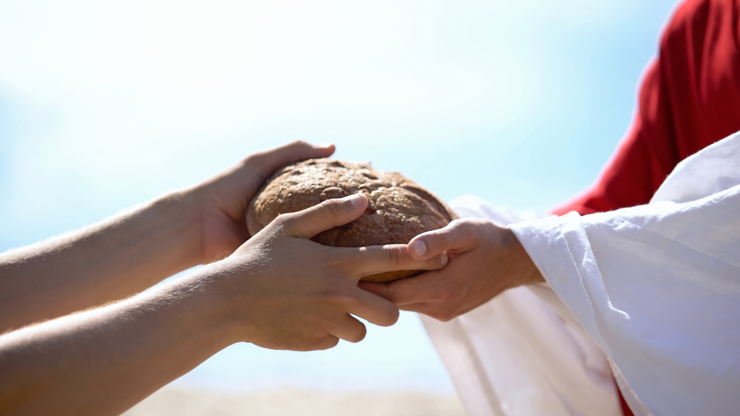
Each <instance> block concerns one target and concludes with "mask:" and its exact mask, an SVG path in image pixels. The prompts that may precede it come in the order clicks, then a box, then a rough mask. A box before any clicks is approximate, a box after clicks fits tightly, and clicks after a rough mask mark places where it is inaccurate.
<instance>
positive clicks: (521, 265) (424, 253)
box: [360, 219, 545, 321]
mask: <svg viewBox="0 0 740 416" xmlns="http://www.w3.org/2000/svg"><path fill="white" fill-rule="evenodd" d="M409 252H410V254H411V256H412V257H413V258H415V259H428V258H432V257H434V256H436V255H439V254H441V253H444V252H446V253H447V254H448V255H449V264H448V265H447V267H445V268H444V269H442V270H438V271H432V272H426V273H423V274H421V275H419V276H416V277H412V278H408V279H404V280H399V281H397V282H393V283H391V284H388V285H380V284H374V283H360V287H362V288H363V289H365V290H367V291H369V292H372V293H375V294H377V295H379V296H382V297H384V298H386V299H388V300H390V301H392V302H394V303H395V304H396V305H398V307H399V308H400V309H402V310H406V311H414V312H419V313H423V314H426V315H429V316H431V317H433V318H436V319H439V320H441V321H449V320H450V319H453V318H455V317H457V316H460V315H462V314H464V313H466V312H469V311H471V310H473V309H475V308H477V307H478V306H480V305H482V304H484V303H485V302H488V301H489V300H491V299H492V298H494V297H495V296H496V295H498V294H499V293H501V292H503V291H505V290H507V289H511V288H514V287H517V286H521V285H525V284H532V283H537V282H544V281H545V280H544V278H543V277H542V275H541V274H540V272H539V270H538V269H537V267H536V266H535V264H534V262H532V259H531V258H530V257H529V255H528V254H527V252H526V251H525V250H524V247H523V246H522V245H521V243H520V242H519V240H518V239H517V238H516V236H515V235H514V233H513V232H512V231H511V230H510V229H508V228H505V227H499V226H497V225H496V224H494V223H493V222H491V221H487V220H480V219H466V220H455V221H452V222H451V223H450V224H449V225H447V226H446V227H445V228H442V229H440V230H435V231H430V232H427V233H424V234H421V235H418V236H416V237H415V238H414V239H413V240H411V241H410V242H409Z"/></svg>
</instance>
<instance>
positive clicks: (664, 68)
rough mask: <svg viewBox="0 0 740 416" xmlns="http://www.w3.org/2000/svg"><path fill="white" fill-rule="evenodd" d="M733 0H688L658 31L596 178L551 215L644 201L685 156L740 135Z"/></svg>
mask: <svg viewBox="0 0 740 416" xmlns="http://www.w3.org/2000/svg"><path fill="white" fill-rule="evenodd" d="M739 9H740V0H688V1H686V2H684V3H683V4H681V5H680V6H679V7H678V8H677V9H676V11H675V13H674V15H673V17H672V18H671V19H670V22H669V23H668V25H667V26H666V27H665V28H664V31H663V35H662V38H661V41H660V50H659V53H658V57H657V58H656V59H655V60H654V61H653V62H652V63H650V64H649V65H648V67H647V69H646V70H645V73H644V75H643V80H642V85H641V87H640V91H639V94H638V110H637V112H636V114H635V117H634V120H633V122H632V126H631V127H630V129H629V131H628V132H627V135H626V136H625V137H624V138H623V139H622V141H621V142H620V143H619V145H618V146H617V149H616V151H615V153H614V154H613V155H612V158H611V160H610V161H609V162H608V163H607V165H606V166H605V167H604V169H603V170H602V172H601V174H600V175H599V178H598V179H597V180H596V182H595V183H594V184H593V185H591V187H589V188H588V189H586V190H585V191H584V192H582V193H581V194H580V195H578V196H576V197H575V198H574V199H572V200H571V201H568V202H567V203H565V204H563V205H561V206H559V207H556V208H555V209H554V210H553V211H552V212H553V213H554V214H556V215H563V214H565V213H568V212H570V211H578V212H579V213H580V214H581V215H585V214H591V213H594V212H602V211H610V210H614V209H618V208H624V207H631V206H635V205H642V204H646V203H648V202H649V201H650V198H651V197H652V196H653V194H654V193H655V191H657V190H658V187H660V185H661V184H662V183H663V181H664V180H665V178H666V176H668V174H669V173H671V171H672V170H673V168H674V167H675V166H676V165H677V164H678V163H679V162H680V161H681V160H683V159H685V158H686V157H688V156H690V155H692V154H694V153H696V152H698V151H699V150H701V149H703V148H704V147H706V146H709V145H710V144H712V143H714V142H716V141H719V140H721V139H723V138H725V137H727V136H729V135H730V134H732V133H734V132H736V131H738V130H740V55H739V54H738V45H739V44H740V42H739V41H738V39H740V27H739V26H738V18H739V17H740V15H739V14H738V10H739Z"/></svg>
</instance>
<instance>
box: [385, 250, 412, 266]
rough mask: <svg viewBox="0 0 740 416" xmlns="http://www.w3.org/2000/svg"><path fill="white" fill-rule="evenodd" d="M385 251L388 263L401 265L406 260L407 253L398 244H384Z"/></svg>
mask: <svg viewBox="0 0 740 416" xmlns="http://www.w3.org/2000/svg"><path fill="white" fill-rule="evenodd" d="M385 252H386V255H387V256H388V262H389V263H390V264H393V265H396V266H401V265H403V264H405V263H406V261H407V257H408V254H407V253H406V251H405V250H403V249H402V248H401V247H399V246H386V249H385Z"/></svg>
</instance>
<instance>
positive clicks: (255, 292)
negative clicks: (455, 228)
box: [204, 194, 446, 350]
mask: <svg viewBox="0 0 740 416" xmlns="http://www.w3.org/2000/svg"><path fill="white" fill-rule="evenodd" d="M367 204H368V200H367V197H366V196H365V195H363V194H356V195H352V196H348V197H345V198H342V199H330V200H328V201H325V202H323V203H321V204H319V205H316V206H314V207H311V208H308V209H306V210H304V211H299V212H295V213H291V214H283V215H280V216H279V217H277V218H276V219H275V220H274V221H273V222H272V223H270V224H269V225H268V226H267V227H266V228H265V229H263V230H262V231H260V232H259V233H257V234H256V235H255V236H254V237H252V238H251V239H250V240H249V241H248V242H247V243H245V244H244V245H242V246H241V247H240V248H239V249H238V250H237V251H236V252H235V253H234V254H233V255H232V256H231V257H229V258H227V259H225V260H223V261H221V262H218V263H215V264H213V265H211V266H208V267H206V271H204V273H214V272H215V277H214V279H213V282H214V283H217V284H218V283H221V285H220V287H222V288H225V290H224V293H225V294H226V297H227V298H228V299H230V300H231V301H230V302H227V304H230V305H232V307H231V312H230V313H229V315H230V316H232V317H234V319H235V322H236V323H237V327H238V328H239V330H238V331H239V336H238V338H239V339H240V340H242V341H248V342H251V343H254V344H256V345H259V346H262V347H265V348H272V349H290V350H315V349H326V348H331V347H333V346H334V345H336V344H337V342H338V340H339V338H341V339H344V340H347V341H350V342H358V341H360V340H362V339H363V338H364V337H365V332H366V329H365V326H364V325H363V324H362V323H361V322H360V321H358V320H357V319H355V318H354V317H352V316H351V315H350V314H352V315H356V316H359V317H361V318H363V319H365V320H367V321H370V322H372V323H374V324H376V325H381V326H390V325H393V324H394V323H395V322H396V320H397V319H398V308H397V307H396V305H394V304H393V303H391V302H389V301H388V300H386V299H383V298H382V297H379V296H376V295H373V294H371V293H368V292H366V291H364V290H362V289H360V288H358V287H357V282H358V281H359V280H360V278H362V277H364V276H369V275H372V274H376V273H383V272H389V271H395V270H435V269H439V268H441V267H444V265H445V264H446V259H443V256H426V258H425V259H424V260H414V259H412V258H411V257H410V256H409V255H408V251H407V246H406V245H386V246H374V247H356V248H339V247H327V246H322V245H320V244H317V243H314V242H313V241H311V240H310V238H311V237H313V236H314V235H316V234H318V233H320V232H322V231H324V230H328V229H330V228H332V227H337V226H340V225H343V224H346V223H349V222H351V221H353V220H355V219H356V218H357V217H359V216H360V215H361V214H362V213H363V212H364V211H365V209H366V208H367ZM208 269H210V270H211V271H208Z"/></svg>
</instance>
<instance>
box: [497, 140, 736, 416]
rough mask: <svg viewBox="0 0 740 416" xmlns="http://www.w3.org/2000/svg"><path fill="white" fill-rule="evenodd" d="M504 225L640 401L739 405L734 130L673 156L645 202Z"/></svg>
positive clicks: (664, 405)
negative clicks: (672, 166)
mask: <svg viewBox="0 0 740 416" xmlns="http://www.w3.org/2000/svg"><path fill="white" fill-rule="evenodd" d="M511 228H512V230H513V231H514V232H515V234H516V235H517V237H518V238H519V240H520V241H521V242H522V244H523V245H524V247H525V249H526V250H527V252H528V253H529V254H530V256H531V257H532V259H533V260H534V262H535V264H536V265H537V267H538V268H539V269H540V271H541V272H542V274H543V276H544V277H545V279H546V280H547V282H548V283H549V284H550V286H551V287H552V289H553V290H554V291H555V292H556V293H557V295H558V296H559V297H560V299H561V300H562V301H563V302H564V303H565V304H566V305H567V307H568V309H569V310H570V311H571V312H572V314H573V315H574V316H575V318H576V319H577V320H578V322H579V323H580V324H581V325H582V327H583V328H584V329H585V331H586V332H587V333H588V334H589V336H590V337H591V339H592V340H593V341H594V342H595V343H596V345H598V346H599V348H601V350H602V351H604V352H605V353H606V355H607V356H608V357H609V359H610V360H611V361H612V363H613V364H614V366H615V367H616V370H618V372H621V375H622V376H623V377H624V381H625V382H626V384H628V385H629V387H630V388H631V390H632V391H633V392H634V396H636V398H638V399H639V401H640V402H641V403H642V405H644V407H645V408H646V409H645V408H643V409H644V410H648V409H649V411H650V412H652V414H655V415H697V414H711V415H735V414H738V413H739V412H740V394H738V392H740V359H739V358H740V136H739V135H737V134H736V135H733V136H730V137H729V138H727V139H724V140H723V141H721V142H719V143H717V144H715V145H713V146H710V147H708V148H706V149H705V150H703V151H702V152H699V153H697V154H696V155H694V156H692V157H691V158H689V159H687V160H685V161H684V162H682V163H681V164H680V165H679V166H678V167H677V168H676V170H675V171H674V172H673V173H672V174H671V176H669V178H668V179H667V180H666V182H665V183H664V185H663V186H662V187H661V189H660V190H659V191H658V193H656V195H655V197H654V199H653V201H652V202H651V203H650V204H648V205H644V206H638V207H634V208H627V209H620V210H616V211H612V212H607V213H600V214H593V215H587V216H583V217H581V216H579V215H578V214H577V213H570V214H568V215H565V216H563V217H549V218H545V219H540V220H535V221H530V222H525V223H519V224H515V225H513V226H512V227H511ZM621 384H622V383H620V387H622V386H621ZM624 387H626V386H624ZM623 392H624V389H623ZM634 396H632V395H631V392H629V391H628V392H626V394H625V397H626V398H627V400H628V402H629V401H630V398H632V399H633V401H632V402H630V405H631V406H630V407H632V408H633V410H635V409H636V408H638V409H639V408H640V407H642V406H641V404H640V403H636V402H634V399H635V397H634Z"/></svg>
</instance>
